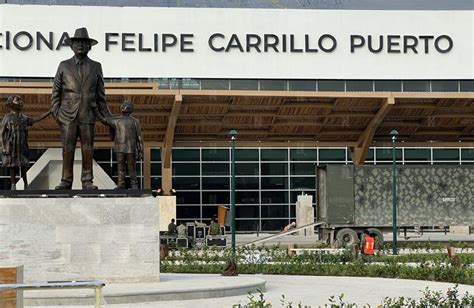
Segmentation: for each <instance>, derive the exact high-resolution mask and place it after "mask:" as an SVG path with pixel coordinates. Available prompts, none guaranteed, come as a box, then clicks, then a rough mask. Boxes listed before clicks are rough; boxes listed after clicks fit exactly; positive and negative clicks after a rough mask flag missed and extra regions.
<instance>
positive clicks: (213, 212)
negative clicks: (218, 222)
mask: <svg viewBox="0 0 474 308" xmlns="http://www.w3.org/2000/svg"><path fill="white" fill-rule="evenodd" d="M214 216H217V206H215V205H211V206H203V207H202V218H203V219H205V220H208V219H211V218H212V217H214Z"/></svg>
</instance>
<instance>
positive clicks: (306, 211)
mask: <svg viewBox="0 0 474 308" xmlns="http://www.w3.org/2000/svg"><path fill="white" fill-rule="evenodd" d="M313 222H314V208H313V196H311V195H301V196H298V197H297V201H296V226H297V227H301V226H304V225H308V224H311V223H313ZM298 235H303V236H312V235H314V227H308V228H304V229H302V230H300V231H298Z"/></svg>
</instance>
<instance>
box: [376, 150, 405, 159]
mask: <svg viewBox="0 0 474 308" xmlns="http://www.w3.org/2000/svg"><path fill="white" fill-rule="evenodd" d="M376 154H377V161H392V160H393V157H392V155H393V151H392V149H377V152H376ZM395 159H396V160H402V149H395Z"/></svg>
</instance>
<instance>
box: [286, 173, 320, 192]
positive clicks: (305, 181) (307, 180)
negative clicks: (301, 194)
mask: <svg viewBox="0 0 474 308" xmlns="http://www.w3.org/2000/svg"><path fill="white" fill-rule="evenodd" d="M315 182H316V177H314V176H312V177H304V178H291V179H290V183H291V186H290V188H291V189H314V188H315V187H316V186H315Z"/></svg>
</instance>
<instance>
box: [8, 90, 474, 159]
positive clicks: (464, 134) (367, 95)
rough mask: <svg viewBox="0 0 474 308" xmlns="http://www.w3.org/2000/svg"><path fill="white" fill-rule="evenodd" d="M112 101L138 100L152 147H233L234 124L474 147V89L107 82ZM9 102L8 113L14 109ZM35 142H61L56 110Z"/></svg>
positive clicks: (251, 136) (323, 138)
mask: <svg viewBox="0 0 474 308" xmlns="http://www.w3.org/2000/svg"><path fill="white" fill-rule="evenodd" d="M0 94H1V95H2V96H3V98H4V100H5V99H6V97H7V96H8V95H10V94H21V95H23V96H24V100H25V108H24V113H25V114H27V115H30V116H36V115H39V114H41V113H42V112H45V111H46V110H48V109H49V107H50V101H51V100H50V98H51V84H49V83H39V82H34V83H25V82H23V83H14V82H9V83H0ZM106 94H107V102H108V105H109V107H110V109H111V112H112V113H113V114H119V106H120V104H121V103H122V101H123V100H124V99H130V100H132V101H133V102H134V103H135V111H134V114H133V115H134V116H135V117H136V118H138V119H139V121H140V123H141V127H142V132H143V135H144V140H145V142H146V143H147V144H148V145H150V146H159V147H168V148H171V147H172V146H196V145H201V146H228V145H229V136H228V132H229V130H230V129H236V130H237V131H238V145H239V146H288V145H290V146H295V147H298V146H348V147H351V148H353V149H354V154H355V161H357V160H358V159H360V160H362V159H363V157H364V156H365V153H366V152H367V149H368V148H369V147H370V146H372V145H373V142H374V141H375V142H376V143H377V144H378V145H390V144H391V141H390V136H389V132H390V131H391V130H392V129H394V128H396V129H397V130H398V131H399V133H400V135H399V140H400V141H403V142H404V143H405V145H406V146H427V145H433V144H436V145H439V146H454V145H456V146H459V145H460V144H459V142H462V144H463V145H465V146H469V147H474V93H473V92H462V93H458V92H456V93H432V92H292V91H238V90H234V91H227V90H160V89H158V84H156V83H111V84H106ZM7 111H8V110H7V108H6V106H5V104H2V105H1V107H0V112H1V113H2V114H4V113H5V112H7ZM29 134H30V144H33V145H44V146H53V145H54V144H56V145H57V144H59V140H60V135H59V128H58V125H57V124H56V123H55V121H54V120H53V119H52V118H51V117H50V118H48V119H46V120H44V121H43V122H40V123H38V124H35V126H33V127H32V128H31V129H30V133H29ZM108 138H109V137H108V130H107V129H106V127H105V126H104V125H102V124H99V123H98V124H97V129H96V140H97V141H98V142H99V144H108V143H109V142H110V141H109V139H108Z"/></svg>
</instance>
